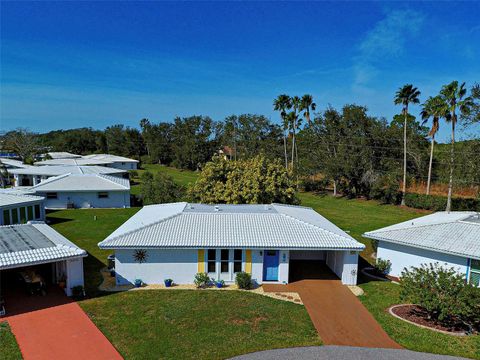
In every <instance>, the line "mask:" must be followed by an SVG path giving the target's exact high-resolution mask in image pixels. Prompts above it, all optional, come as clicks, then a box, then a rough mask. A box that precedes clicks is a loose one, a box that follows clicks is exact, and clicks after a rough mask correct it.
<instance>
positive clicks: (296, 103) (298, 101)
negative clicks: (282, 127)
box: [290, 96, 302, 169]
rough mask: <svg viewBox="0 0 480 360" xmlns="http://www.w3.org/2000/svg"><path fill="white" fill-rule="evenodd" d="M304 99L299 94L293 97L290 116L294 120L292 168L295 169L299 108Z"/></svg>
mask: <svg viewBox="0 0 480 360" xmlns="http://www.w3.org/2000/svg"><path fill="white" fill-rule="evenodd" d="M301 102H302V100H301V99H300V98H299V97H298V96H294V97H292V108H293V115H291V116H290V120H291V122H292V129H293V135H292V169H293V160H294V158H295V152H297V144H296V133H297V126H298V115H297V113H298V110H299V109H300V105H301ZM297 162H298V152H297Z"/></svg>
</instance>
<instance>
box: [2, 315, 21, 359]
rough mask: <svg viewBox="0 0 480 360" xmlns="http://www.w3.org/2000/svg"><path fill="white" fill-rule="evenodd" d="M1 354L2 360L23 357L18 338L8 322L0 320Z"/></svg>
mask: <svg viewBox="0 0 480 360" xmlns="http://www.w3.org/2000/svg"><path fill="white" fill-rule="evenodd" d="M0 355H1V358H2V360H20V359H22V354H21V353H20V349H19V348H18V344H17V340H15V336H14V335H13V333H12V331H11V330H10V326H8V323H6V322H0Z"/></svg>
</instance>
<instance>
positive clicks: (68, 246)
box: [0, 222, 87, 308]
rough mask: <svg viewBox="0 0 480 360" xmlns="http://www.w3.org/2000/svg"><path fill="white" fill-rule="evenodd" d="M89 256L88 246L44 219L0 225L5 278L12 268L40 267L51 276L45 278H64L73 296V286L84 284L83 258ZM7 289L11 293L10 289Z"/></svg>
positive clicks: (50, 280) (0, 266)
mask: <svg viewBox="0 0 480 360" xmlns="http://www.w3.org/2000/svg"><path fill="white" fill-rule="evenodd" d="M86 256H87V252H86V251H85V250H82V249H80V248H78V247H77V246H76V245H75V244H73V243H72V242H70V241H69V240H67V239H66V238H65V237H64V236H62V235H61V234H59V233H58V232H57V231H55V230H54V229H53V228H51V227H50V226H48V225H46V224H45V223H43V222H29V223H27V224H22V225H8V226H0V275H1V278H2V281H6V280H7V278H8V277H9V275H11V274H12V272H15V273H18V272H21V271H22V270H27V269H28V271H34V272H35V271H40V272H41V273H42V275H43V276H45V275H47V276H48V279H46V281H47V282H48V283H50V284H54V283H57V282H59V281H60V280H61V279H64V280H65V281H66V286H65V293H66V294H67V295H69V296H70V295H71V294H72V287H74V286H84V278H83V258H84V257H86ZM46 265H49V266H46ZM37 269H38V270H37ZM40 269H41V270H40ZM45 270H46V271H45ZM6 291H7V294H6V295H7V296H8V291H9V289H8V288H7V289H6ZM3 295H4V296H5V294H3ZM7 308H8V304H7Z"/></svg>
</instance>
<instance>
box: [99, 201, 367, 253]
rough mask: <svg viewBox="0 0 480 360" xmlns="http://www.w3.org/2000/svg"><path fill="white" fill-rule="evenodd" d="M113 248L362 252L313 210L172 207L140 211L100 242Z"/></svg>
mask: <svg viewBox="0 0 480 360" xmlns="http://www.w3.org/2000/svg"><path fill="white" fill-rule="evenodd" d="M99 247H100V248H101V249H116V248H218V247H224V248H271V249H312V250H313V249H318V250H320V249H321V250H356V251H359V250H363V249H364V248H365V246H364V245H363V244H362V243H359V242H358V241H356V240H355V239H354V238H352V237H351V236H350V235H348V234H347V233H345V232H344V231H342V230H341V229H339V228H338V227H337V226H335V225H334V224H332V223H331V222H330V221H328V220H327V219H326V218H324V217H323V216H321V215H320V214H318V213H317V212H315V211H314V210H313V209H311V208H306V207H301V206H289V205H280V204H266V205H224V204H220V205H206V204H189V203H173V204H159V205H150V206H145V207H143V208H142V209H141V210H140V211H139V212H137V213H136V214H135V215H134V216H132V217H131V218H130V219H129V220H128V221H127V222H125V223H124V224H123V225H122V226H120V227H119V228H118V229H117V230H115V231H114V232H113V233H112V234H111V235H110V236H109V237H107V238H106V239H105V240H104V241H102V242H100V243H99Z"/></svg>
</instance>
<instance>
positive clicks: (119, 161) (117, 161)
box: [35, 154, 138, 170]
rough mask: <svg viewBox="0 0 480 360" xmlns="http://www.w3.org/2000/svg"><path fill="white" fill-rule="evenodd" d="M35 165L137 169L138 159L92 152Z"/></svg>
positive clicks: (40, 162) (39, 162)
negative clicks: (79, 156) (78, 156)
mask: <svg viewBox="0 0 480 360" xmlns="http://www.w3.org/2000/svg"><path fill="white" fill-rule="evenodd" d="M35 165H42V166H44V165H100V166H106V167H112V168H116V169H122V170H136V169H137V168H138V160H134V159H129V158H126V157H123V156H117V155H110V154H92V155H85V156H82V157H81V158H75V159H50V160H44V161H38V162H36V163H35Z"/></svg>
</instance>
